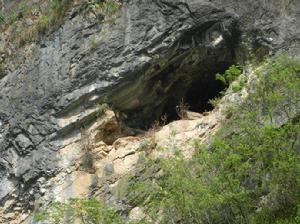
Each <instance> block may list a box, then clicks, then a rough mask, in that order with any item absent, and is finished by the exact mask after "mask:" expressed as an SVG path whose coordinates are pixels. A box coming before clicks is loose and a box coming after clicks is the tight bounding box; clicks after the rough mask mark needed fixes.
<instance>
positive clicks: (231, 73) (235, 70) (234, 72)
mask: <svg viewBox="0 0 300 224" xmlns="http://www.w3.org/2000/svg"><path fill="white" fill-rule="evenodd" d="M241 74H242V70H241V68H240V67H239V66H237V65H232V66H230V67H229V68H228V69H227V70H226V71H225V73H224V74H219V73H218V74H216V79H217V80H220V81H221V82H223V83H224V84H225V85H230V84H231V83H232V82H233V81H234V80H236V79H237V78H238V77H239V76H240V75H241Z"/></svg>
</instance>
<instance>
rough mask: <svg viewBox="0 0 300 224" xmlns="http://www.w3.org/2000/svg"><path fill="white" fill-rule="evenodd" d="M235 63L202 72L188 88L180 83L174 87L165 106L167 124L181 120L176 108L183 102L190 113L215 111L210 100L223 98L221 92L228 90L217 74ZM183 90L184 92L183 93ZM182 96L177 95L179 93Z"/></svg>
mask: <svg viewBox="0 0 300 224" xmlns="http://www.w3.org/2000/svg"><path fill="white" fill-rule="evenodd" d="M232 63H233V62H222V63H219V64H218V65H216V66H212V67H210V68H209V69H207V70H205V71H203V72H200V73H199V74H198V75H196V76H194V77H193V80H192V82H191V83H190V84H189V85H188V86H187V87H186V86H184V85H182V83H183V82H182V81H179V82H178V83H177V85H175V86H174V89H173V94H170V97H169V98H168V100H167V102H166V104H165V105H164V109H163V113H162V116H166V117H167V122H172V121H174V120H178V119H180V116H179V115H178V112H177V110H176V107H177V106H178V105H180V104H181V103H182V102H183V103H184V104H185V106H187V108H188V110H189V111H193V112H197V113H203V112H209V111H211V110H213V109H214V108H213V106H212V104H211V103H210V100H212V99H214V98H216V97H219V96H221V92H222V91H224V90H225V89H226V85H225V84H224V83H222V82H221V81H219V80H216V74H217V73H220V74H222V73H224V72H225V71H226V69H228V67H229V66H230V65H231V64H232ZM183 88H185V89H184V91H183ZM179 91H180V92H182V93H181V94H177V93H178V92H179Z"/></svg>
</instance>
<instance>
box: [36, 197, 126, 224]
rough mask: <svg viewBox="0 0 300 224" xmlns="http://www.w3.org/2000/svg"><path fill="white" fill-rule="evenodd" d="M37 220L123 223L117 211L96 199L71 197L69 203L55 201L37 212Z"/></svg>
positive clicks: (96, 223) (98, 223)
mask: <svg viewBox="0 0 300 224" xmlns="http://www.w3.org/2000/svg"><path fill="white" fill-rule="evenodd" d="M35 220H36V221H49V222H50V223H53V224H59V223H70V224H71V223H91V224H108V223H114V224H118V223H122V222H121V218H120V216H119V214H118V213H117V211H116V210H115V209H113V208H110V207H108V206H106V205H104V204H102V203H101V202H99V201H98V200H96V199H78V198H75V199H71V200H70V201H69V202H68V203H62V202H53V203H51V204H50V205H49V206H48V208H47V209H46V210H44V211H43V212H40V213H37V214H36V216H35Z"/></svg>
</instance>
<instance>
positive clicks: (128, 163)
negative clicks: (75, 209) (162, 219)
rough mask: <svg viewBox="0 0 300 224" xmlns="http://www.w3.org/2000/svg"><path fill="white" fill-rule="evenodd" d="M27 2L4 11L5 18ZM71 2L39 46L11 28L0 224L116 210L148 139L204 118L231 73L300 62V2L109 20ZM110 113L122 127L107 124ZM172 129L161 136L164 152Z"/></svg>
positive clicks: (162, 3) (177, 8) (164, 8)
mask: <svg viewBox="0 0 300 224" xmlns="http://www.w3.org/2000/svg"><path fill="white" fill-rule="evenodd" d="M19 2H20V1H17V0H16V1H8V0H7V1H6V0H4V1H2V2H1V4H2V11H1V12H3V13H4V14H5V13H8V14H9V13H13V12H14V10H16V7H17V5H18V4H19ZM45 2H46V1H42V0H37V1H33V0H32V1H29V0H28V1H26V4H27V7H29V8H30V7H31V8H32V9H33V8H34V6H35V4H38V5H39V7H41V8H43V7H44V9H42V10H45V7H47V5H45V6H44V4H46V3H45ZM66 2H68V7H66V8H64V10H65V11H64V15H63V16H62V18H63V20H62V21H60V23H58V24H57V27H55V28H54V29H53V30H51V32H50V31H49V32H41V33H39V35H38V37H36V38H34V40H33V41H31V42H25V44H22V45H20V43H17V42H15V41H14V40H15V39H13V38H12V36H13V35H14V34H15V33H16V32H17V30H14V29H13V28H11V27H12V26H11V25H9V24H6V23H5V22H4V23H2V24H1V33H0V53H1V55H0V56H1V57H0V171H1V172H0V223H21V222H22V221H24V220H27V222H28V220H30V218H29V219H28V217H30V216H29V214H30V213H31V212H32V211H33V210H34V208H35V206H42V205H43V204H47V203H48V202H49V201H51V200H53V199H58V200H60V199H65V198H70V197H76V196H80V195H81V194H93V193H95V192H97V193H98V194H100V195H101V196H102V197H103V198H104V199H105V200H107V201H110V202H112V203H115V201H114V200H113V195H112V194H111V188H112V187H113V186H114V184H115V183H116V181H117V180H118V178H119V177H120V176H122V175H124V174H126V172H128V171H129V170H130V169H134V164H135V163H137V161H138V158H139V153H140V151H139V150H140V148H141V147H140V145H141V143H143V142H145V139H144V138H145V137H144V135H143V132H144V131H145V130H147V129H148V128H149V127H150V126H151V124H152V123H153V122H154V121H155V120H159V119H160V118H161V117H162V116H163V115H164V114H167V115H168V118H167V122H170V121H173V120H175V119H176V118H177V117H176V116H177V115H176V109H175V108H176V105H177V104H178V102H180V100H181V99H182V98H184V99H185V100H186V101H187V103H188V104H189V105H190V107H191V108H190V109H191V110H193V111H196V112H199V113H202V112H204V111H207V110H210V109H212V108H210V106H209V104H208V101H209V99H212V98H214V97H215V96H217V95H218V93H219V92H220V91H221V90H222V89H223V88H224V86H223V85H222V84H221V83H219V82H216V81H215V76H214V75H215V74H216V73H219V72H224V70H225V69H226V68H228V66H230V65H231V64H233V63H241V64H242V63H244V62H245V61H246V60H248V59H251V58H252V57H253V55H255V57H257V58H258V59H261V58H263V57H264V56H265V55H268V54H273V53H275V52H277V51H287V52H290V53H291V54H293V55H297V56H300V48H299V41H300V33H299V32H300V23H299V21H300V2H299V1H297V0H288V1H286V0H266V1H252V0H244V1H238V0H188V1H185V0H152V1H151V0H123V1H120V2H118V4H119V5H120V6H119V7H118V9H117V10H116V11H115V12H114V13H113V15H111V14H108V15H106V14H105V13H104V14H103V15H100V16H99V14H97V13H95V11H94V10H93V9H92V10H86V9H83V8H82V4H83V3H84V2H87V1H66ZM46 10H47V9H46ZM34 13H35V12H32V16H31V18H25V20H26V21H25V22H24V24H25V25H24V26H27V28H28V29H29V28H30V27H31V26H33V25H32V24H33V23H34V21H35V18H36V17H35V14H34ZM100 14H101V13H100ZM1 15H2V14H0V21H2V20H4V19H1V18H2V17H1ZM37 17H38V16H37ZM99 17H100V18H99ZM3 18H4V17H3ZM15 23H18V21H16V22H15ZM19 26H21V25H20V24H19ZM24 32H25V31H24ZM18 35H21V34H18ZM26 35H29V34H26ZM104 104H105V105H106V104H107V105H108V106H109V107H110V108H112V109H113V111H115V113H116V116H115V115H114V113H113V112H107V113H106V115H105V116H103V115H102V113H101V112H102V108H101V106H103V105H104ZM99 105H100V106H99ZM220 119H221V115H220V114H219V113H218V111H215V112H214V113H212V114H211V115H209V116H207V117H205V116H204V117H201V116H200V117H197V118H196V120H193V121H185V122H183V124H181V122H182V121H176V122H177V123H176V122H175V124H173V125H174V126H176V127H177V126H178V128H177V129H178V133H177V134H178V136H177V138H176V139H177V140H178V142H177V143H176V144H185V142H186V141H188V140H190V139H193V138H196V137H199V136H204V137H203V138H205V135H206V134H207V133H209V131H210V130H214V128H215V127H216V126H217V125H218V123H219V120H220ZM168 128H170V126H166V127H165V129H168ZM165 129H163V130H162V131H161V132H158V133H156V134H154V136H156V138H157V139H159V140H158V142H160V143H161V144H164V143H163V141H164V139H167V138H168V135H169V133H170V131H169V130H165ZM164 130H165V133H164ZM152 136H153V135H152ZM146 139H147V138H146ZM168 144H169V142H168ZM89 153H90V154H92V156H93V157H94V158H93V159H92V160H93V161H94V162H93V164H92V165H89V164H90V162H89V157H90V155H89ZM154 154H155V153H154ZM157 154H159V153H157ZM37 204H40V205H37ZM119 206H121V205H119ZM13 220H14V221H13Z"/></svg>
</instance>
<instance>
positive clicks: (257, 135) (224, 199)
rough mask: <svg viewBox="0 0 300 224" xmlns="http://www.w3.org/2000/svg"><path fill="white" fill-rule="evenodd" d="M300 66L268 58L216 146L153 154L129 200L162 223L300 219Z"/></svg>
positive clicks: (131, 188) (132, 183)
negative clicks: (168, 154) (187, 152)
mask: <svg viewBox="0 0 300 224" xmlns="http://www.w3.org/2000/svg"><path fill="white" fill-rule="evenodd" d="M299 72H300V63H299V62H298V61H296V60H295V59H292V58H289V57H287V56H284V55H281V56H275V57H273V58H271V59H268V60H267V61H266V62H265V63H264V64H263V65H262V67H261V69H258V70H257V72H256V77H257V80H256V81H255V82H253V83H252V85H251V86H249V89H248V92H249V96H248V98H247V99H246V100H245V102H244V103H242V104H238V105H236V106H235V107H234V110H233V115H232V116H231V117H230V119H228V120H227V121H226V122H225V124H224V125H223V128H221V130H220V131H219V132H218V133H217V134H216V136H215V137H214V139H213V140H212V141H211V144H210V146H209V147H208V148H207V147H204V146H201V145H200V144H196V145H195V148H196V153H195V155H194V157H193V158H192V159H190V160H188V161H187V160H185V159H184V158H183V157H182V156H181V155H180V153H177V155H176V156H175V157H173V158H170V159H157V160H154V161H153V160H151V159H149V161H148V162H147V163H146V165H145V167H144V169H142V170H140V171H138V173H137V175H136V176H135V177H132V179H131V181H129V186H128V191H127V195H126V197H127V198H128V201H129V203H130V204H132V205H133V206H144V207H145V208H146V211H147V213H148V214H149V215H150V216H151V218H152V220H154V221H156V222H159V223H220V224H223V223H224V224H225V223H226V224H227V223H228V224H229V223H246V224H252V223H253V224H254V223H266V224H268V223H270V224H271V223H277V224H284V223H299V219H300V215H299V214H300V192H299V189H300V161H299V151H298V150H299V147H300V136H299V133H300V118H299V115H298V118H297V116H296V114H295V110H296V109H297V108H298V110H299V103H300V102H299V100H300V76H299ZM236 74H237V73H236ZM228 80H232V79H228ZM228 82H230V81H228ZM149 170H151V171H152V173H153V174H152V175H150V176H149V174H147V173H149ZM155 170H156V172H155ZM158 173H160V175H156V174H158ZM157 214H159V215H157Z"/></svg>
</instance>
